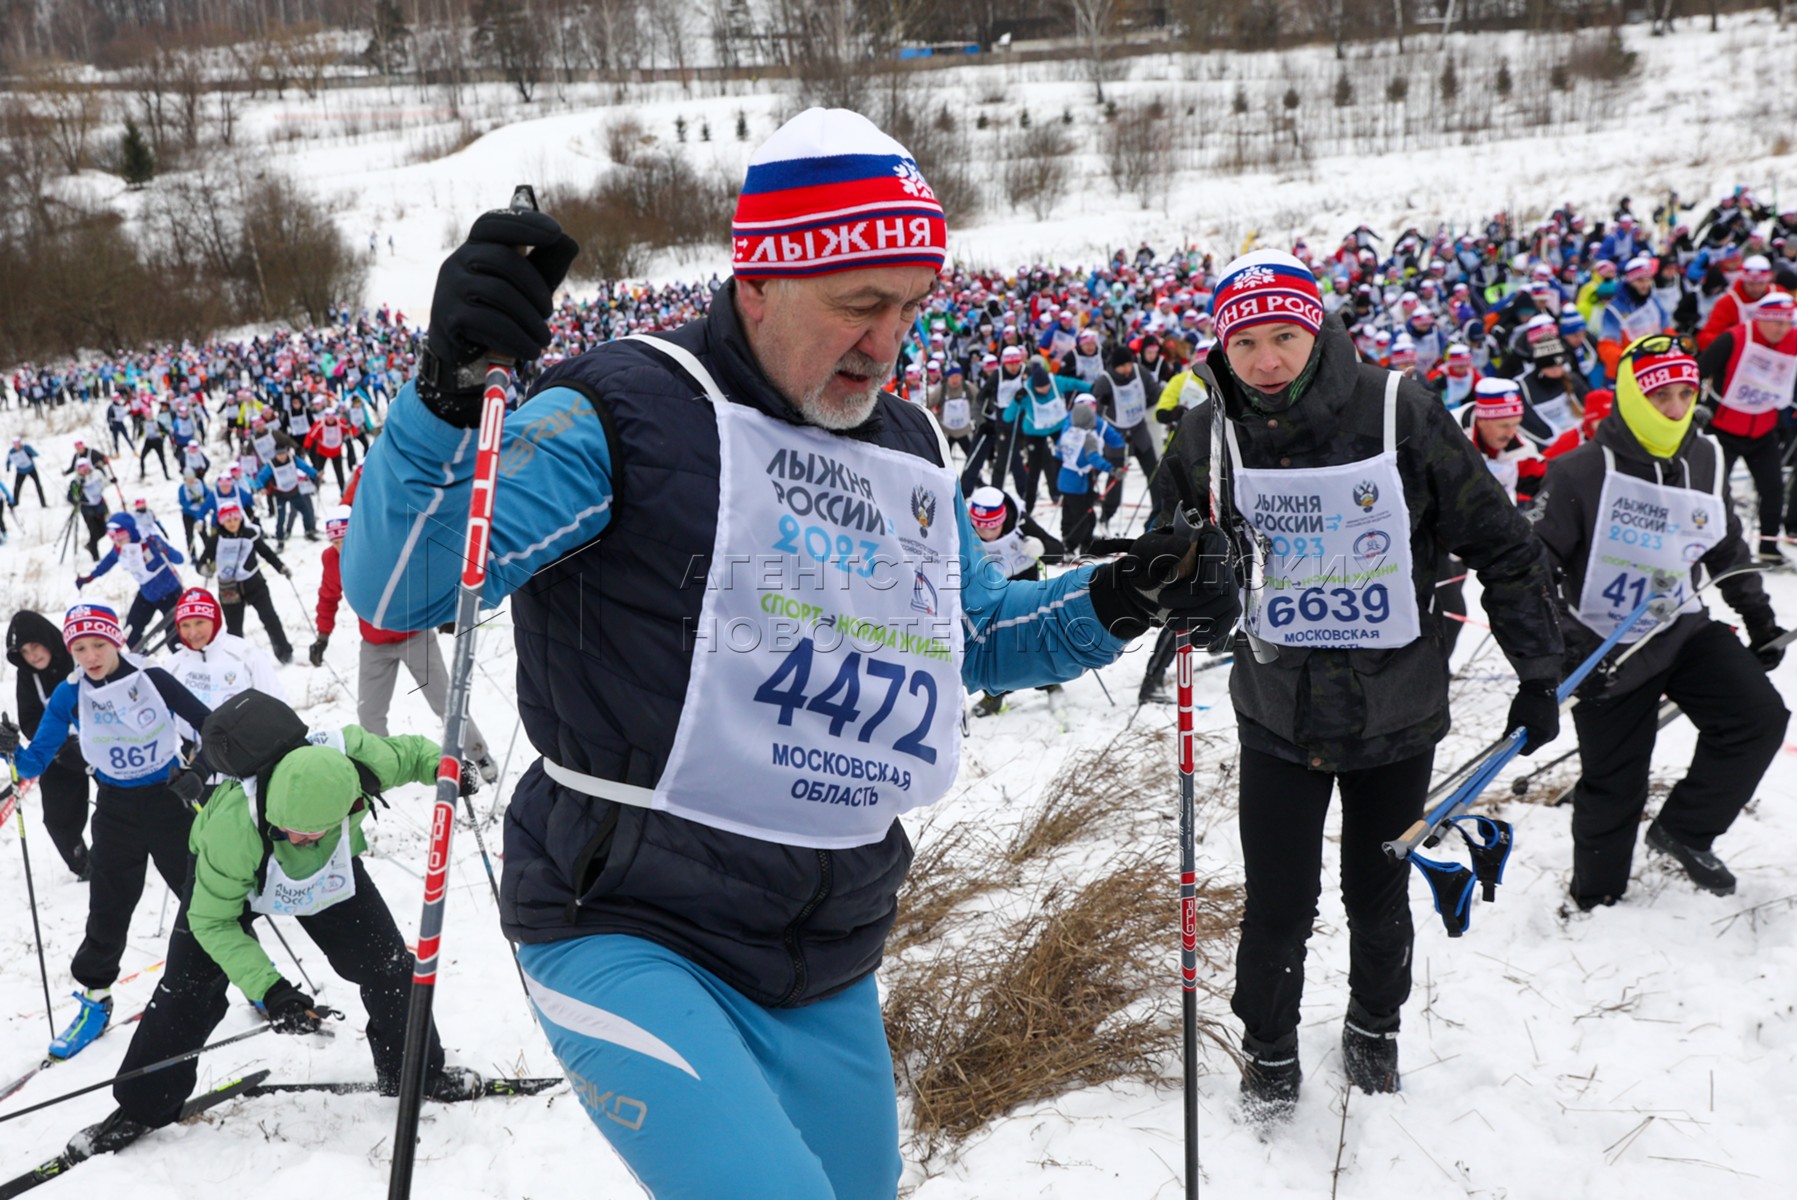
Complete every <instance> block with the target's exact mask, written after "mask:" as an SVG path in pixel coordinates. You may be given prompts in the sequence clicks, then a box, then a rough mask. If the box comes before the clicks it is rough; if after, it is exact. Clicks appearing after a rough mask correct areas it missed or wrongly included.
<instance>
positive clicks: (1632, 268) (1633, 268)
mask: <svg viewBox="0 0 1797 1200" xmlns="http://www.w3.org/2000/svg"><path fill="white" fill-rule="evenodd" d="M1659 269H1660V263H1659V260H1658V259H1656V258H1654V257H1653V256H1652V255H1650V254H1637V255H1635V257H1633V258H1631V259H1629V261H1628V263H1627V265H1625V266H1624V267H1623V268H1622V274H1623V277H1624V278H1626V279H1651V278H1652V277H1653V276H1654V275H1655V274H1657V273H1658V272H1659Z"/></svg>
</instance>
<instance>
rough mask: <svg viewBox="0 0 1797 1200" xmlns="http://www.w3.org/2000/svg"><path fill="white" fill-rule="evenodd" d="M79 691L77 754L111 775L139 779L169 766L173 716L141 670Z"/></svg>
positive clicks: (175, 747) (83, 685)
mask: <svg viewBox="0 0 1797 1200" xmlns="http://www.w3.org/2000/svg"><path fill="white" fill-rule="evenodd" d="M78 686H79V687H80V689H81V703H80V721H81V757H82V758H85V759H86V760H87V761H88V764H89V765H90V766H92V767H93V768H94V770H96V771H104V772H105V773H106V774H108V775H110V776H112V777H113V778H114V779H141V778H143V777H144V776H147V775H154V774H156V773H158V772H161V771H166V770H167V769H168V765H169V763H170V762H171V761H172V760H173V759H174V757H175V754H176V752H177V751H178V750H179V749H180V743H179V739H178V735H177V733H176V729H175V718H174V715H173V714H172V713H170V712H169V710H168V705H166V704H164V703H163V701H162V693H161V692H158V691H157V690H156V685H155V684H153V683H151V682H150V677H149V676H148V675H146V674H145V673H144V672H143V671H141V670H139V671H133V672H132V673H131V674H129V675H127V676H125V677H124V678H123V679H118V680H114V681H113V682H112V683H108V684H105V685H104V686H102V687H91V686H89V685H88V683H87V681H86V680H82V681H81V682H80V683H79V684H78Z"/></svg>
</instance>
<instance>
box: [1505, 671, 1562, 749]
mask: <svg viewBox="0 0 1797 1200" xmlns="http://www.w3.org/2000/svg"><path fill="white" fill-rule="evenodd" d="M1555 692H1556V689H1555V687H1554V681H1553V680H1551V679H1525V680H1523V681H1522V683H1521V684H1519V685H1518V686H1517V689H1516V698H1515V699H1514V700H1512V701H1510V715H1509V717H1508V718H1506V719H1505V721H1504V728H1506V729H1522V730H1525V731H1526V732H1527V736H1526V737H1525V738H1524V739H1523V744H1522V753H1523V756H1524V757H1527V756H1528V755H1531V754H1533V753H1535V751H1537V750H1539V749H1541V747H1543V746H1545V745H1547V744H1548V743H1549V742H1551V741H1553V740H1554V739H1555V738H1557V737H1559V736H1560V701H1559V699H1558V697H1557V696H1556V694H1555Z"/></svg>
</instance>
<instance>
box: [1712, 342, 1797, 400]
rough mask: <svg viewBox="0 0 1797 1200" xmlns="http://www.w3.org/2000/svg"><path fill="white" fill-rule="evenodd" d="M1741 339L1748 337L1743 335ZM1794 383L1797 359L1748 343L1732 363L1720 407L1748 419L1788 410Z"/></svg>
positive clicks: (1769, 348)
mask: <svg viewBox="0 0 1797 1200" xmlns="http://www.w3.org/2000/svg"><path fill="white" fill-rule="evenodd" d="M1745 328H1746V327H1745V326H1743V327H1742V329H1743V330H1744V329H1745ZM1740 336H1749V335H1747V334H1745V333H1742V334H1740ZM1794 383H1797V355H1793V354H1780V353H1779V352H1778V351H1776V350H1774V349H1773V348H1772V347H1770V346H1762V345H1760V344H1759V343H1758V342H1752V341H1750V342H1748V343H1747V347H1746V349H1744V350H1742V351H1741V357H1740V358H1739V359H1738V360H1737V361H1736V362H1735V373H1734V375H1733V376H1732V377H1731V378H1730V379H1729V381H1728V390H1727V391H1726V392H1724V393H1723V394H1722V403H1724V404H1726V405H1728V406H1729V407H1730V408H1732V409H1734V410H1735V411H1736V412H1743V413H1747V414H1748V415H1749V416H1758V415H1759V414H1761V413H1769V412H1777V411H1778V410H1779V409H1781V408H1789V407H1790V406H1791V385H1792V384H1794Z"/></svg>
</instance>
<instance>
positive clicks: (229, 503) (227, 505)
mask: <svg viewBox="0 0 1797 1200" xmlns="http://www.w3.org/2000/svg"><path fill="white" fill-rule="evenodd" d="M232 513H236V514H237V515H238V516H240V517H241V516H242V515H243V505H241V504H239V503H237V501H235V500H220V501H219V502H218V519H219V520H221V521H222V520H224V519H225V518H226V517H228V516H230V515H231V514H232Z"/></svg>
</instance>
